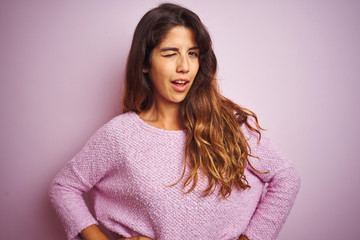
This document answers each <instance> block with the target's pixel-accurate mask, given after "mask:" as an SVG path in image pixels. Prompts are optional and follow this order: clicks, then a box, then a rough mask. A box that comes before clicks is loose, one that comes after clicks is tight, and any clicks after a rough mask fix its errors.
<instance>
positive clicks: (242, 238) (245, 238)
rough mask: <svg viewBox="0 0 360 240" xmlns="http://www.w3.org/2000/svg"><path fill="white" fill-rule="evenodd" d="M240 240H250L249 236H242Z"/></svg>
mask: <svg viewBox="0 0 360 240" xmlns="http://www.w3.org/2000/svg"><path fill="white" fill-rule="evenodd" d="M238 240H249V239H248V238H247V236H245V235H241V236H240V237H239V238H238Z"/></svg>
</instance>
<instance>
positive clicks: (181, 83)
mask: <svg viewBox="0 0 360 240" xmlns="http://www.w3.org/2000/svg"><path fill="white" fill-rule="evenodd" d="M188 84H189V80H187V79H177V80H174V81H171V85H172V86H173V88H174V89H175V90H176V91H177V92H183V91H185V90H186V88H187V85H188Z"/></svg>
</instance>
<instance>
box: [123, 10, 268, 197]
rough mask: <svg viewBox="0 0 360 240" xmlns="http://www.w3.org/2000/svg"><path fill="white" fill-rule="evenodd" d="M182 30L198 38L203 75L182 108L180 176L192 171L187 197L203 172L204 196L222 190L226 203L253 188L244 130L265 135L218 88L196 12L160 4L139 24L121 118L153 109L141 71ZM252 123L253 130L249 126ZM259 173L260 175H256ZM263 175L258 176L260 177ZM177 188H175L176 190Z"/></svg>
mask: <svg viewBox="0 0 360 240" xmlns="http://www.w3.org/2000/svg"><path fill="white" fill-rule="evenodd" d="M175 26H184V27H186V28H189V29H191V30H192V31H193V32H194V35H195V40H196V43H197V44H198V47H199V50H200V56H199V70H198V73H197V76H196V78H195V80H194V82H193V85H192V86H191V89H190V90H189V92H188V94H187V96H186V97H185V99H184V100H183V102H181V104H180V110H179V111H180V113H179V116H180V118H181V121H182V122H183V123H184V126H185V129H186V132H187V139H186V147H185V152H186V155H185V156H186V157H185V164H184V169H183V172H182V176H181V178H180V179H179V181H178V182H176V183H175V184H178V183H179V182H180V181H181V180H182V179H183V178H184V177H185V172H186V167H187V166H189V167H190V172H189V173H188V174H187V176H186V179H185V181H184V184H183V187H184V191H185V187H186V186H189V190H187V191H185V192H186V193H188V192H191V191H193V190H194V188H195V187H196V184H197V182H198V178H199V171H198V170H200V171H201V172H202V173H203V174H205V176H207V178H208V182H209V185H208V187H207V188H206V189H205V190H204V194H203V196H207V195H209V194H212V193H213V192H214V191H215V189H216V188H217V187H218V188H219V192H220V194H221V196H222V197H223V198H225V199H226V198H227V197H228V196H229V195H230V194H231V192H232V190H233V189H234V188H240V189H247V188H249V187H250V185H249V183H248V181H247V179H246V176H245V174H244V170H245V167H246V166H247V165H249V166H250V167H251V168H252V169H254V168H253V166H252V165H251V163H250V161H249V156H252V155H251V150H250V146H249V145H248V142H247V140H246V138H245V136H244V134H243V132H242V130H241V128H240V126H241V125H243V124H245V125H246V127H248V128H249V129H250V130H251V131H253V132H257V133H258V134H259V139H260V137H261V134H260V131H259V130H258V129H261V127H260V126H259V123H258V119H257V116H256V115H255V114H254V113H253V112H251V111H250V110H248V109H245V108H242V107H240V106H238V105H237V104H235V103H233V102H232V101H230V100H229V99H227V98H225V97H224V96H222V95H221V94H220V92H219V89H218V85H217V82H216V78H215V75H216V70H217V60H216V56H215V54H214V51H213V49H212V42H211V38H210V35H209V33H208V31H207V29H206V27H205V26H204V25H203V23H202V22H201V20H200V18H199V17H198V16H197V15H196V14H195V13H194V12H192V11H190V10H188V9H186V8H183V7H181V6H178V5H175V4H169V3H165V4H161V5H159V7H157V8H154V9H151V10H150V11H148V12H147V13H146V14H145V15H144V16H143V17H142V19H141V20H140V22H139V23H138V25H137V27H136V29H135V32H134V37H133V41H132V44H131V48H130V52H129V56H128V61H127V66H126V79H125V94H124V99H123V112H128V111H134V112H137V113H140V112H142V111H144V110H147V109H149V108H150V107H151V105H152V103H153V91H152V84H151V81H150V79H149V77H148V74H146V73H143V69H149V68H150V66H151V62H150V59H151V52H152V50H153V49H154V48H155V47H156V46H157V45H158V44H160V42H161V41H162V39H163V38H164V37H165V36H166V34H167V33H168V31H169V30H170V29H171V28H173V27H175ZM249 119H252V120H253V122H254V123H255V126H254V127H253V126H252V125H251V124H250V123H249ZM254 170H255V171H256V172H259V171H257V170H256V169H254ZM259 173H260V172H259ZM175 184H173V185H175Z"/></svg>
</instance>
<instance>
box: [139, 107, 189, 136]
mask: <svg viewBox="0 0 360 240" xmlns="http://www.w3.org/2000/svg"><path fill="white" fill-rule="evenodd" d="M139 117H140V118H141V119H142V120H144V121H145V122H146V123H148V124H150V125H151V126H154V127H157V128H161V129H165V130H182V129H184V126H183V124H182V122H181V121H180V118H179V104H167V105H166V106H164V105H160V104H157V103H154V104H153V105H152V106H151V107H150V109H148V110H146V111H142V112H141V113H139Z"/></svg>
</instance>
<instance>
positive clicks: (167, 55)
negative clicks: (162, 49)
mask: <svg viewBox="0 0 360 240" xmlns="http://www.w3.org/2000/svg"><path fill="white" fill-rule="evenodd" d="M175 55H176V54H175V53H171V54H166V55H164V57H172V56H175Z"/></svg>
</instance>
